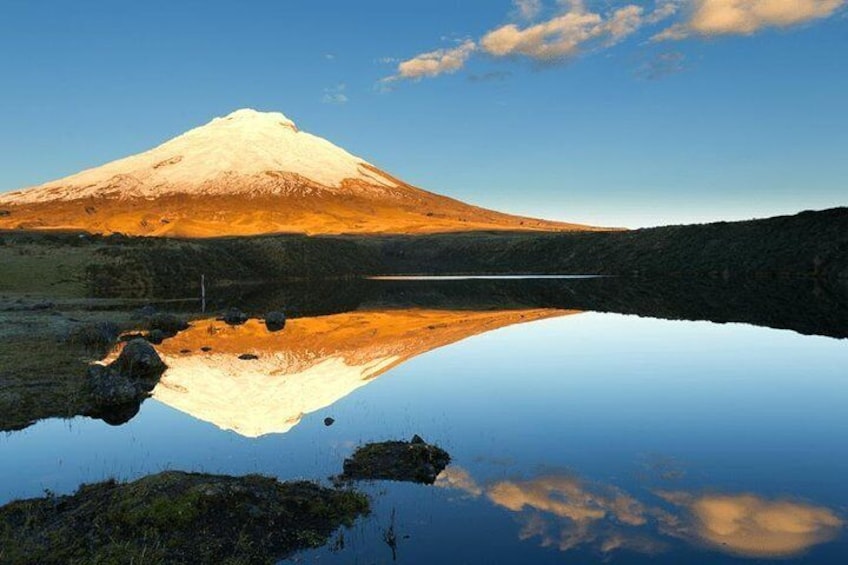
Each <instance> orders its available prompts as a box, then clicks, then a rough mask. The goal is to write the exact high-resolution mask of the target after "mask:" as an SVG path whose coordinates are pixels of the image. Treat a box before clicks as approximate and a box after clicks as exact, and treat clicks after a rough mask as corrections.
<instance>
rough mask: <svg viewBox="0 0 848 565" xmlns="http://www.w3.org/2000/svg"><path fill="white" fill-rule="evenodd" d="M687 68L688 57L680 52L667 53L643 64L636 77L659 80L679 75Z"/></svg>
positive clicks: (660, 54)
mask: <svg viewBox="0 0 848 565" xmlns="http://www.w3.org/2000/svg"><path fill="white" fill-rule="evenodd" d="M685 68H686V55H684V54H683V53H681V52H679V51H665V52H663V53H658V54H657V55H655V56H654V57H653V58H651V59H648V60H647V61H645V62H643V63H642V64H641V65H639V67H637V68H636V76H638V77H639V78H643V79H646V80H658V79H661V78H663V77H667V76H669V75H673V74H677V73H679V72H681V71H683V70H684V69H685Z"/></svg>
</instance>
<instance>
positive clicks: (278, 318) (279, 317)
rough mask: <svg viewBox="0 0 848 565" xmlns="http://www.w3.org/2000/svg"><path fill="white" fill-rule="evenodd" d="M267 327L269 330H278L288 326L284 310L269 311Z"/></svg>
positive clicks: (266, 319) (266, 320) (266, 318)
mask: <svg viewBox="0 0 848 565" xmlns="http://www.w3.org/2000/svg"><path fill="white" fill-rule="evenodd" d="M265 327H266V328H268V331H269V332H278V331H280V330H282V329H283V328H285V327H286V315H285V314H283V313H282V312H268V313H267V314H266V315H265Z"/></svg>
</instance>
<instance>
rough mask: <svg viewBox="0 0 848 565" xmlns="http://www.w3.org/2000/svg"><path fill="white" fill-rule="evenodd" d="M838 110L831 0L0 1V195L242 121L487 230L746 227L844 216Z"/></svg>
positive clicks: (842, 13) (840, 47)
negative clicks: (489, 223) (541, 225)
mask: <svg viewBox="0 0 848 565" xmlns="http://www.w3.org/2000/svg"><path fill="white" fill-rule="evenodd" d="M740 6H741V7H740ZM846 101H848V17H846V2H845V1H844V0H747V1H745V2H742V1H741V0H677V1H675V2H667V1H664V0H660V1H659V2H653V1H648V2H635V1H634V2H629V3H628V2H618V1H615V0H599V1H594V2H593V1H591V0H586V1H585V2H580V1H579V0H559V1H557V0H547V1H541V2H533V1H532V0H523V1H521V2H513V1H510V0H463V1H462V2H458V1H439V0H433V1H430V2H400V1H397V0H396V1H386V0H362V1H360V2H342V1H330V0H310V1H306V0H288V1H246V0H243V1H240V2H236V1H230V0H226V1H225V0H204V1H182V2H174V1H170V2H164V1H161V0H150V1H147V2H130V1H108V2H107V1H93V0H91V1H76V2H64V1H61V2H60V1H52V2H51V1H47V0H44V1H40V2H32V1H30V0H3V1H2V3H0V124H2V126H0V191H5V190H11V189H15V188H20V187H23V186H29V185H32V184H37V183H41V182H44V181H47V180H50V179H53V178H57V177H61V176H65V175H67V174H71V173H74V172H77V171H78V170H81V169H83V168H88V167H92V166H96V165H100V164H102V163H105V162H107V161H110V160H112V159H115V158H119V157H123V156H126V155H129V154H133V153H137V152H139V151H142V150H145V149H149V148H151V147H153V146H154V145H157V144H159V143H161V142H162V141H164V140H166V139H168V138H170V137H172V136H174V135H176V134H179V133H181V132H182V131H184V130H186V129H189V128H191V127H194V126H197V125H200V124H203V123H205V122H207V121H209V120H210V119H211V118H212V117H215V116H218V115H223V114H227V113H229V112H231V111H233V110H235V109H237V108H241V107H254V108H257V109H261V110H277V111H282V112H283V113H285V114H286V115H288V116H289V117H290V118H292V119H293V120H294V121H295V122H297V123H298V125H299V127H300V128H301V129H304V130H307V131H310V132H312V133H315V134H317V135H321V136H323V137H326V138H328V139H330V140H331V141H333V142H334V143H337V144H338V145H341V146H342V147H345V148H346V149H348V150H349V151H351V152H353V153H355V154H358V155H361V156H363V157H365V158H366V159H368V160H370V161H372V162H374V163H375V164H377V165H379V166H381V167H382V168H384V169H386V170H387V171H389V172H391V173H393V174H395V175H397V176H399V177H401V178H403V179H404V180H406V181H408V182H410V183H412V184H416V185H418V186H421V187H423V188H426V189H429V190H432V191H435V192H439V193H442V194H446V195H449V196H453V197H456V198H460V199H462V200H466V201H469V202H472V203H475V204H479V205H483V206H486V207H490V208H497V209H501V210H504V211H508V212H514V213H522V214H530V215H536V216H543V217H548V218H552V219H562V220H569V221H578V222H587V223H594V224H603V225H624V226H628V227H638V226H647V225H658V224H667V223H686V222H693V221H708V220H716V219H744V218H750V217H763V216H769V215H774V214H781V213H794V212H797V211H800V210H803V209H821V208H826V207H832V206H839V205H848V182H846V179H848V111H846Z"/></svg>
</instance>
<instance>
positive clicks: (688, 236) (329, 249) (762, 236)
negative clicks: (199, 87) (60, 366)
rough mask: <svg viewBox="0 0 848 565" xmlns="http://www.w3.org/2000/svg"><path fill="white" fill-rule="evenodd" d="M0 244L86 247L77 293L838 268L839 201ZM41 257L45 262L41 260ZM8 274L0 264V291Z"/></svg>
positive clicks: (844, 221)
mask: <svg viewBox="0 0 848 565" xmlns="http://www.w3.org/2000/svg"><path fill="white" fill-rule="evenodd" d="M3 246H6V247H8V246H13V247H16V248H21V249H24V248H27V246H29V247H32V246H36V247H38V246H41V247H44V246H52V247H61V248H67V249H71V248H73V249H76V250H77V251H76V254H79V253H81V252H83V253H88V258H87V260H86V261H85V265H84V267H83V268H82V269H81V270H80V272H78V273H75V276H77V277H79V278H80V279H81V280H82V281H83V282H84V284H85V288H86V289H87V293H88V295H89V296H115V295H121V296H138V297H144V296H169V295H174V294H176V293H179V292H184V290H185V289H186V288H198V287H199V285H200V278H201V275H206V278H207V280H208V281H210V282H211V283H212V284H213V285H222V284H226V283H228V282H232V281H250V280H253V281H269V280H275V281H280V280H297V279H310V278H346V277H356V276H362V275H379V274H483V273H486V274H515V273H559V274H578V273H579V274H604V275H616V276H633V275H636V276H640V277H658V276H662V277H668V276H712V277H733V276H736V277H738V276H742V275H746V276H750V275H757V276H771V277H777V276H806V277H818V278H829V279H837V278H843V279H845V278H848V208H834V209H831V210H824V211H821V212H802V213H800V214H797V215H794V216H781V217H776V218H769V219H765V220H751V221H745V222H719V223H713V224H704V225H690V226H667V227H661V228H651V229H642V230H633V231H623V232H574V233H495V232H471V233H455V234H439V235H424V236H322V237H306V236H296V235H288V236H263V237H253V238H220V239H206V240H177V239H158V238H130V237H125V236H121V235H111V236H106V237H103V236H90V235H81V234H71V233H65V234H60V233H45V232H5V233H3V234H0V249H2V247H3ZM51 260H55V258H52V259H51ZM5 276H9V273H0V290H2V288H3V286H4V285H3V279H4V277H5Z"/></svg>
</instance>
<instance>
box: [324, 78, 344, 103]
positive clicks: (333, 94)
mask: <svg viewBox="0 0 848 565" xmlns="http://www.w3.org/2000/svg"><path fill="white" fill-rule="evenodd" d="M345 90H347V85H346V84H345V83H343V82H342V83H339V84H337V85H336V86H334V87H332V88H325V89H324V97H323V98H322V99H321V101H322V102H323V103H324V104H337V105H341V104H347V102H348V100H349V98H348V97H347V94H345Z"/></svg>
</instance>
